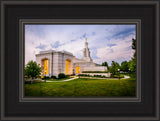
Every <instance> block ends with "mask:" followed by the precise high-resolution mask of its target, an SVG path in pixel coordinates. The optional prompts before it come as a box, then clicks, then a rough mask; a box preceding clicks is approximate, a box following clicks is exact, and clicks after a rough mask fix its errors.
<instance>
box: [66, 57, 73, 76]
mask: <svg viewBox="0 0 160 121" xmlns="http://www.w3.org/2000/svg"><path fill="white" fill-rule="evenodd" d="M71 66H72V65H71V60H70V59H67V60H66V74H72V67H71Z"/></svg>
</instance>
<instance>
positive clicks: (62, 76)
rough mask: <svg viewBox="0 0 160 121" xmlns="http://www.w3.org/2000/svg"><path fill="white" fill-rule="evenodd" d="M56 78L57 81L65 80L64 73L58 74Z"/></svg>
mask: <svg viewBox="0 0 160 121" xmlns="http://www.w3.org/2000/svg"><path fill="white" fill-rule="evenodd" d="M58 78H59V79H63V78H66V75H65V74H64V73H59V74H58Z"/></svg>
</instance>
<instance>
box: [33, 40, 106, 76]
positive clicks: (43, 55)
mask: <svg viewBox="0 0 160 121" xmlns="http://www.w3.org/2000/svg"><path fill="white" fill-rule="evenodd" d="M36 62H37V63H38V64H40V66H41V69H42V75H44V74H45V75H46V76H49V77H50V76H52V75H54V76H58V74H59V73H64V74H68V75H70V74H79V73H82V72H83V71H107V67H105V66H100V65H98V64H96V63H94V62H93V60H92V58H91V57H90V51H89V48H88V42H87V39H86V40H85V48H84V50H83V58H82V59H78V58H76V57H75V56H74V55H73V54H72V53H70V52H67V51H55V50H48V51H40V53H39V54H36Z"/></svg>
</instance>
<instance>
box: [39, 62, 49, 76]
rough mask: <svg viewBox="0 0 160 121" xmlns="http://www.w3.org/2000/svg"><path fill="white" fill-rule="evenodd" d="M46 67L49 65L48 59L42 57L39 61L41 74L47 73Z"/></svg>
mask: <svg viewBox="0 0 160 121" xmlns="http://www.w3.org/2000/svg"><path fill="white" fill-rule="evenodd" d="M48 67H49V60H48V59H42V61H41V71H42V74H43V75H45V74H48Z"/></svg>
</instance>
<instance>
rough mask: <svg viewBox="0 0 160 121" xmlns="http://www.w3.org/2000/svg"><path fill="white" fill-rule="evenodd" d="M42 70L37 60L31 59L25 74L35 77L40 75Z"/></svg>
mask: <svg viewBox="0 0 160 121" xmlns="http://www.w3.org/2000/svg"><path fill="white" fill-rule="evenodd" d="M40 72H41V68H40V66H39V65H38V64H37V63H36V62H33V61H29V62H28V63H27V65H26V67H25V75H27V76H31V77H32V79H33V77H36V76H37V75H40Z"/></svg>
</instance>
